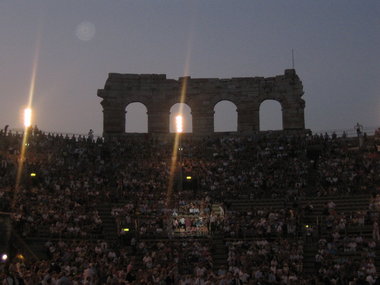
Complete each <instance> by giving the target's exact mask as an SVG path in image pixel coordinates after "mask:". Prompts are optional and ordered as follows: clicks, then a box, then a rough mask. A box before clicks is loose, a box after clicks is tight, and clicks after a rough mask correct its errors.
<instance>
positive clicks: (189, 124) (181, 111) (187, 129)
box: [169, 103, 193, 133]
mask: <svg viewBox="0 0 380 285" xmlns="http://www.w3.org/2000/svg"><path fill="white" fill-rule="evenodd" d="M169 113H170V119H169V131H170V132H171V133H175V132H176V126H175V117H176V116H177V115H181V116H183V132H184V133H192V132H193V118H192V114H191V107H190V106H189V105H188V104H186V103H175V104H173V105H172V106H171V107H170V110H169Z"/></svg>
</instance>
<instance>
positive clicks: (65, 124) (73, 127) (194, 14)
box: [0, 0, 380, 134]
mask: <svg viewBox="0 0 380 285" xmlns="http://www.w3.org/2000/svg"><path fill="white" fill-rule="evenodd" d="M379 15H380V1H378V0H366V1H359V0H357V1H350V0H334V1H327V0H326V1H324V0H321V1H308V0H298V1H296V0H286V1H280V0H277V1H272V0H265V1H264V0H260V1H259V0H246V1H245V0H239V1H230V0H229V1H225V0H212V1H211V0H210V1H208V0H199V1H197V0H170V1H169V0H33V1H30V0H0V39H1V40H0V87H1V91H0V92H1V105H0V128H2V127H3V126H5V125H6V124H9V125H10V128H21V127H22V110H23V108H24V107H25V106H26V105H27V104H28V97H29V93H30V86H31V82H32V78H33V71H35V88H34V92H33V93H34V96H33V100H32V107H33V109H34V113H35V117H34V122H33V124H37V125H38V126H39V128H40V129H43V130H46V131H55V132H64V133H87V132H88V130H89V129H93V130H94V131H95V133H97V134H101V133H102V124H103V115H102V108H101V105H100V101H101V99H100V98H99V97H97V96H96V94H97V89H102V88H103V87H104V83H105V81H106V79H107V76H108V73H110V72H116V73H160V74H166V75H167V77H168V78H174V79H177V78H178V77H181V76H183V75H185V74H187V75H190V76H191V77H194V78H207V77H213V78H231V77H243V76H246V77H254V76H265V77H267V76H275V75H279V74H283V72H284V70H285V69H287V68H291V65H292V61H291V50H292V49H294V53H295V68H296V71H297V74H298V75H299V77H300V79H301V80H302V81H303V85H304V92H305V94H304V96H303V99H304V100H305V101H306V108H305V119H306V127H307V128H310V129H311V130H324V129H326V130H331V129H342V128H352V127H353V126H354V125H355V124H356V122H360V123H361V124H362V125H363V126H364V127H378V126H380V52H379V51H380V17H379ZM276 104H277V103H273V102H272V104H271V103H270V102H264V105H263V106H262V109H260V111H261V113H262V114H263V113H265V116H261V118H262V125H261V127H262V128H263V129H276V128H280V127H281V124H282V123H281V111H280V106H279V104H277V105H276ZM132 107H134V106H132ZM224 107H225V106H222V107H221V108H222V109H223V108H224ZM127 109H128V108H127ZM232 109H233V108H232ZM139 110H140V109H139V108H138V107H134V108H129V109H128V117H127V118H128V120H127V127H128V126H129V128H130V129H134V128H135V129H137V130H138V129H143V128H144V124H143V123H141V121H142V120H141V119H140V117H141V114H140V117H139V115H133V114H134V113H136V112H138V111H139ZM226 110H228V108H226ZM233 112H234V111H233ZM225 113H226V114H227V115H223V116H221V115H220V113H219V114H218V112H217V114H216V120H217V123H218V124H219V126H227V127H228V126H230V125H231V124H232V125H233V124H234V122H235V121H234V120H236V112H234V113H235V114H232V113H229V112H225ZM129 116H132V117H131V118H130V119H129ZM143 116H145V115H143ZM217 127H218V126H216V128H217Z"/></svg>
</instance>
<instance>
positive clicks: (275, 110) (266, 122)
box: [260, 99, 283, 131]
mask: <svg viewBox="0 0 380 285" xmlns="http://www.w3.org/2000/svg"><path fill="white" fill-rule="evenodd" d="M282 129H283V119H282V106H281V103H280V102H279V101H277V100H271V99H268V100H264V101H263V102H261V104H260V131H278V130H282Z"/></svg>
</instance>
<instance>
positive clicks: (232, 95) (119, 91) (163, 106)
mask: <svg viewBox="0 0 380 285" xmlns="http://www.w3.org/2000/svg"><path fill="white" fill-rule="evenodd" d="M303 93H304V92H303V86H302V82H301V81H300V79H299V77H298V76H297V74H296V72H295V70H294V69H287V70H285V73H284V75H278V76H274V77H266V78H264V77H239V78H230V79H218V78H191V77H180V78H179V79H178V80H175V79H167V78H166V75H164V74H117V73H110V74H109V76H108V79H107V81H106V83H105V86H104V89H99V90H98V96H99V97H101V98H102V99H103V100H102V102H101V105H102V106H103V118H104V119H103V135H104V136H109V135H121V134H124V133H125V110H126V107H127V106H128V105H129V104H130V103H135V102H140V103H142V104H144V105H145V106H146V108H147V110H148V133H151V134H165V133H169V118H170V108H171V107H172V106H173V105H174V104H176V103H185V104H187V105H188V106H189V107H190V108H191V114H192V118H193V134H195V135H210V134H212V133H214V107H215V105H216V104H217V103H218V102H220V101H222V100H228V101H231V102H233V103H234V104H235V105H236V106H237V112H238V133H240V134H251V133H256V132H258V131H259V126H260V122H259V109H260V104H261V103H262V102H263V101H265V100H276V101H278V102H279V103H280V104H281V107H282V120H283V128H284V130H303V129H305V119H304V109H305V101H304V100H303V99H302V98H301V97H302V95H303Z"/></svg>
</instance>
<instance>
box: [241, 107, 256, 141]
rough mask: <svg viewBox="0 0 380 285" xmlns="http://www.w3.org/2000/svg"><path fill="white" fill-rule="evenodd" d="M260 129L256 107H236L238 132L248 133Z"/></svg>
mask: <svg viewBox="0 0 380 285" xmlns="http://www.w3.org/2000/svg"><path fill="white" fill-rule="evenodd" d="M259 130H260V116H259V109H258V108H257V107H255V108H252V109H248V108H244V109H238V132H239V133H242V134H249V133H252V132H258V131H259Z"/></svg>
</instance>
